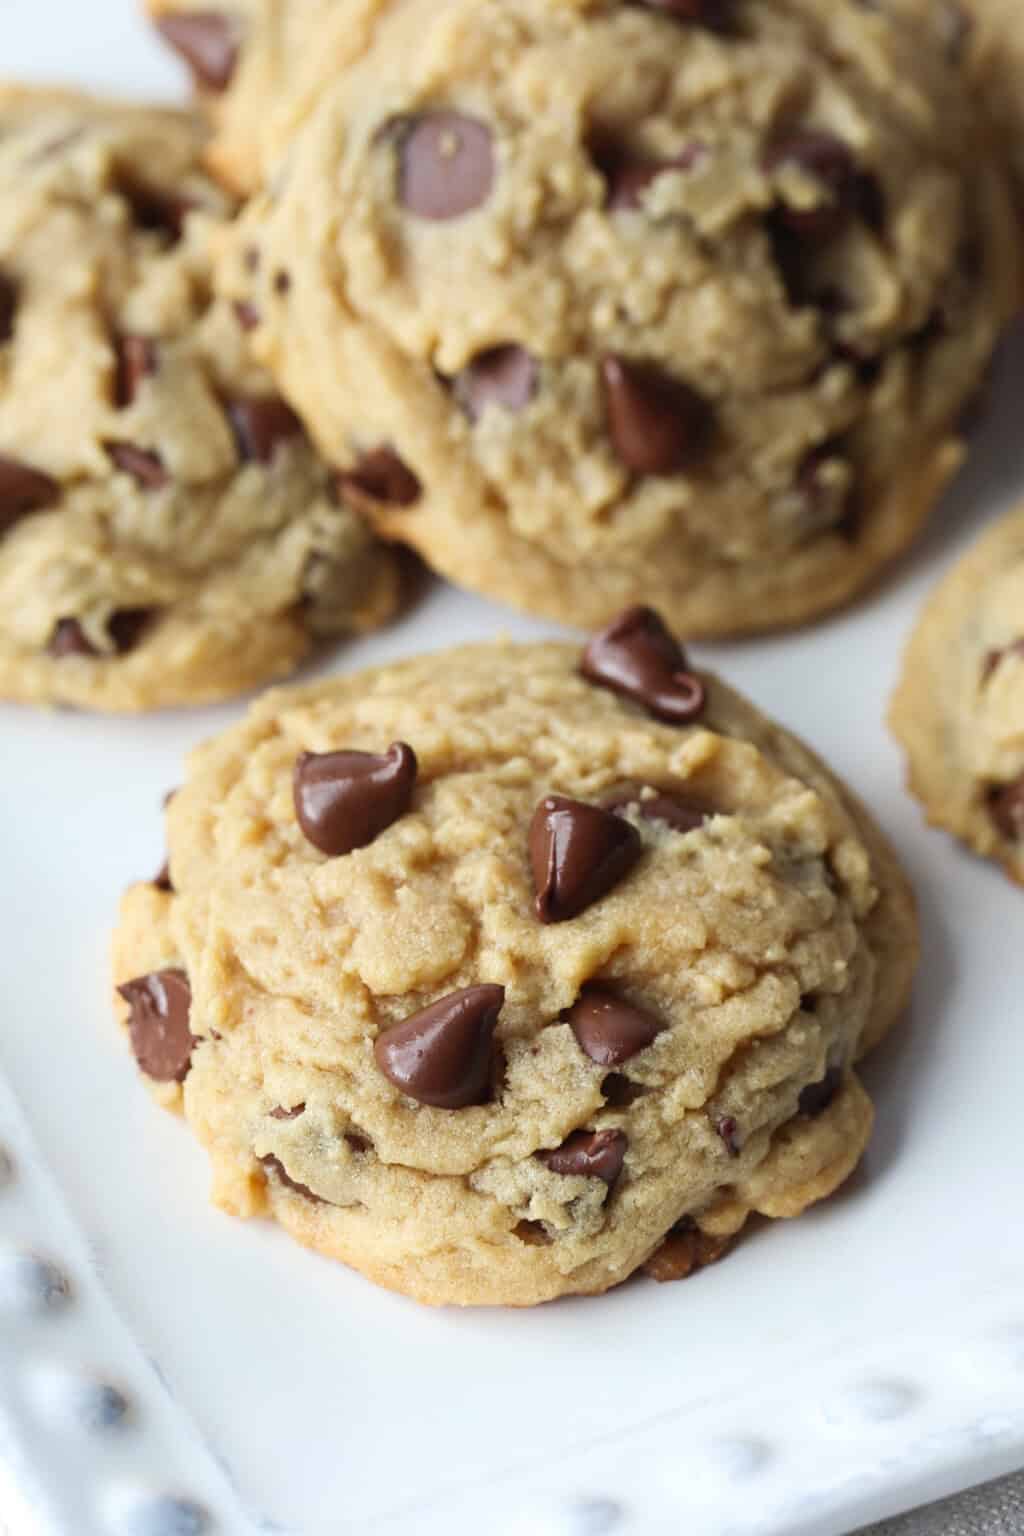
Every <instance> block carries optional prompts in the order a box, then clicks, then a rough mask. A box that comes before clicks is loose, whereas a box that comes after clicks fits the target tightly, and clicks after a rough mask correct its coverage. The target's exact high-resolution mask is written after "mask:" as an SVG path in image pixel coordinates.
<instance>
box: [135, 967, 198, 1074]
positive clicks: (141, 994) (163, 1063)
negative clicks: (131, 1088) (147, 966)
mask: <svg viewBox="0 0 1024 1536" xmlns="http://www.w3.org/2000/svg"><path fill="white" fill-rule="evenodd" d="M117 990H118V992H119V993H120V995H121V996H122V997H123V998H124V1000H125V1002H126V1003H127V1004H128V1006H129V1008H130V1009H131V1013H130V1015H129V1018H128V1032H129V1034H130V1036H131V1042H132V1050H133V1051H134V1052H135V1059H136V1061H137V1062H138V1064H139V1066H140V1067H141V1068H142V1070H143V1072H145V1074H146V1076H147V1077H151V1078H153V1079H154V1080H155V1081H156V1082H158V1083H183V1082H184V1081H185V1078H186V1077H187V1076H188V1069H189V1067H190V1065H191V1063H192V1047H193V1046H194V1045H195V1044H196V1038H195V1036H194V1035H193V1034H192V1032H191V1030H190V1029H189V1013H190V1010H191V1007H192V988H191V987H190V986H189V983H188V977H187V976H186V975H185V972H184V971H179V970H167V971H152V972H151V973H150V974H149V975H148V976H136V977H135V979H134V980H133V981H126V982H124V984H123V985H122V986H120V987H118V989H117Z"/></svg>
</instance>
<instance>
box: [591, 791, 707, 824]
mask: <svg viewBox="0 0 1024 1536" xmlns="http://www.w3.org/2000/svg"><path fill="white" fill-rule="evenodd" d="M601 804H602V805H603V806H604V808H605V810H606V811H615V812H616V813H617V814H618V815H620V816H621V815H622V813H623V812H624V811H630V810H632V811H636V813H637V815H638V816H642V817H643V819H644V821H663V822H664V823H665V825H666V826H668V827H671V828H672V831H673V832H684V833H685V832H696V830H697V828H698V827H702V826H703V825H704V823H705V822H706V821H707V819H708V817H709V816H710V815H711V814H712V812H711V811H709V810H706V809H705V808H704V807H703V806H698V805H697V804H696V803H694V802H693V801H690V800H684V799H683V798H682V796H681V795H669V794H665V793H663V792H661V791H659V792H657V793H655V794H653V795H648V796H647V797H646V798H644V796H643V791H642V790H641V789H639V788H636V789H620V790H617V791H616V793H615V794H614V795H609V796H608V797H607V798H606V799H605V800H602V802H601Z"/></svg>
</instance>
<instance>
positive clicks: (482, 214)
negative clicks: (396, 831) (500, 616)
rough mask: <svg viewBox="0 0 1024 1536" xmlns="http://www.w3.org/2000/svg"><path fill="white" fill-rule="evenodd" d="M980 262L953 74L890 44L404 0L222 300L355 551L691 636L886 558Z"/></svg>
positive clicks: (851, 585)
mask: <svg viewBox="0 0 1024 1536" xmlns="http://www.w3.org/2000/svg"><path fill="white" fill-rule="evenodd" d="M727 17H728V18H731V19H729V20H728V21H727V20H726V18H727ZM624 59H628V60H630V67H629V68H628V69H627V68H623V63H622V61H623V60H624ZM296 231H301V232H302V237H301V239H298V238H297V237H296ZM1016 269H1017V231H1016V227H1015V224H1014V220H1013V217H1012V212H1011V207H1010V202H1009V196H1008V192H1007V189H1006V185H1005V182H1004V180H1003V177H1002V175H1001V172H1000V169H999V168H998V167H997V166H995V165H992V164H990V163H989V160H988V159H987V158H986V157H985V156H984V155H982V154H981V153H980V149H979V140H978V138H977V136H976V120H975V114H974V109H973V106H972V104H971V102H970V100H969V97H968V95H967V92H966V89H965V86H964V82H963V80H962V77H961V71H960V70H959V68H958V67H957V65H956V64H955V62H954V61H953V60H952V59H951V58H950V56H949V52H948V49H947V48H946V47H945V46H943V45H942V44H941V43H940V41H939V39H938V37H937V36H936V34H935V33H934V32H933V31H931V30H929V29H924V28H921V27H918V26H917V25H915V24H913V23H912V22H911V21H909V20H907V19H906V18H905V17H901V16H899V15H889V14H886V13H883V12H881V11H879V10H876V9H874V8H870V7H866V6H862V5H855V4H851V3H843V4H840V5H837V4H835V3H834V0H795V3H793V0H791V3H787V4H782V3H780V0H739V3H738V4H736V5H735V6H729V7H720V6H715V7H713V8H707V7H697V8H696V9H694V8H692V7H691V8H683V11H682V12H680V10H679V8H678V7H668V6H660V5H654V4H651V5H642V4H641V5H625V4H621V3H619V0H502V3H501V4H497V3H492V0H442V3H437V0H406V3H405V4H403V5H401V6H395V7H391V8H390V9H388V10H387V12H386V14H385V15H384V16H383V17H382V19H381V20H380V21H379V23H378V25H377V28H376V30H375V34H374V38H373V44H372V47H371V48H370V49H369V51H368V52H367V53H366V54H365V55H364V57H363V58H362V59H361V60H360V61H359V62H358V63H356V64H354V65H352V66H351V67H350V68H348V69H347V70H345V71H343V72H342V73H341V75H340V76H339V78H338V79H337V80H335V81H334V82H333V83H332V84H331V86H330V88H329V90H328V92H327V93H326V95H324V96H323V97H322V98H321V102H320V105H319V107H318V108H317V110H316V112H315V113H314V114H313V116H312V117H311V118H309V120H308V121H307V122H306V123H305V125H304V126H303V128H302V129H301V131H300V132H299V134H298V136H297V138H296V139H295V141H294V144H293V146H292V149H291V150H290V152H289V153H288V155H286V156H285V157H284V159H283V161H282V162H281V164H280V166H279V167H278V172H277V174H276V175H275V177H274V178H273V181H272V184H271V186H270V187H269V189H268V190H267V192H266V193H265V194H264V195H263V196H260V197H257V198H256V199H255V200H254V201H253V203H252V204H251V205H250V208H249V211H248V214H247V216H246V218H245V219H244V220H243V222H242V225H241V226H240V230H239V238H238V243H237V249H236V251H235V255H234V259H233V261H232V262H229V263H228V264H227V266H226V268H225V270H224V274H223V281H224V284H225V288H226V290H227V291H228V292H229V293H230V294H231V295H232V296H233V297H234V298H235V299H237V300H239V301H242V302H247V303H250V304H252V305H253V306H254V307H255V309H256V310H257V311H258V312H259V316H260V323H259V324H258V325H257V326H256V327H255V328H254V331H253V341H254V345H255V347H256V348H257V350H258V352H259V355H260V356H261V358H262V359H263V360H264V361H265V362H266V363H267V365H268V367H269V368H270V370H271V371H272V372H273V373H274V375H275V377H277V379H278V380H279V382H280V385H281V387H282V389H283V391H284V393H285V394H286V395H287V396H288V398H289V399H290V400H291V401H292V403H293V405H295V407H296V408H297V409H298V410H299V411H300V412H301V414H302V416H303V419H304V420H307V421H308V422H309V424H310V429H311V431H312V432H313V433H314V435H315V436H316V437H317V439H318V441H319V442H320V444H321V446H322V447H323V448H324V449H325V450H326V451H328V452H329V453H330V454H331V455H332V456H333V457H336V458H339V459H340V460H341V461H342V462H343V463H344V464H345V465H346V467H347V469H348V476H347V483H348V485H349V487H350V490H351V493H352V495H353V496H355V497H358V498H359V501H360V504H361V505H362V506H364V508H365V509H366V511H367V513H368V515H370V516H371V517H372V518H373V519H374V521H375V523H376V525H377V526H378V527H379V528H381V529H382V530H384V531H385V532H386V533H387V534H388V536H394V537H398V538H400V539H403V540H407V541H408V542H409V543H411V544H413V545H414V546H415V547H416V548H417V549H419V550H420V551H421V552H422V553H423V554H424V555H425V557H426V558H427V559H428V561H429V562H430V563H431V564H433V565H434V566H435V567H436V568H437V569H439V570H440V571H442V572H443V573H444V574H446V575H447V576H449V577H450V578H452V579H453V580H455V581H458V582H460V583H463V584H464V585H466V586H468V587H470V588H473V589H476V590H479V591H481V592H483V593H485V594H486V595H488V596H491V597H496V598H500V599H502V600H506V601H508V602H511V603H513V604H515V605H516V606H519V607H522V608H526V609H528V610H532V611H536V612H539V613H543V614H547V615H551V616H555V617H558V618H561V619H568V620H570V621H572V622H575V623H578V624H582V625H590V624H595V623H602V622H604V621H606V620H607V619H608V617H609V616H610V614H612V613H613V612H615V611H616V610H617V609H618V608H619V607H621V606H622V605H623V604H625V603H627V602H630V601H633V602H636V601H641V602H645V601H650V602H652V603H654V604H655V606H657V607H659V608H660V609H661V610H662V611H664V612H665V613H666V615H667V616H668V617H669V618H670V619H671V621H672V622H673V624H674V625H675V626H676V627H677V628H678V629H679V630H680V631H681V632H683V633H686V634H691V635H694V634H719V633H728V632H739V631H754V630H765V629H770V628H772V627H776V626H780V625H790V624H796V623H799V622H801V621H803V620H806V619H808V618H810V617H812V616H814V615H816V614H820V613H823V612H826V611H827V610H829V609H832V608H834V607H836V606H837V605H838V604H840V603H842V602H844V601H846V600H847V599H849V598H850V597H851V596H852V595H853V594H854V593H855V592H857V591H858V590H860V589H861V588H862V587H864V586H865V585H866V584H867V583H868V582H870V581H871V579H872V578H873V577H874V576H876V575H877V573H878V571H879V570H880V569H881V567H882V566H883V565H884V564H885V563H886V562H887V561H888V560H890V559H891V558H892V557H893V556H894V555H895V554H896V553H897V552H898V551H899V550H901V549H903V548H904V547H905V546H906V545H907V543H908V542H909V541H910V540H911V539H912V538H913V537H914V535H915V533H916V532H917V530H918V529H919V528H920V526H921V524H922V522H923V521H924V519H925V517H926V516H927V514H928V511H929V509H930V507H931V506H932V504H933V502H934V500H935V497H936V495H937V493H938V491H939V489H940V488H941V486H942V485H943V484H944V483H945V481H946V479H947V478H948V476H949V475H950V474H951V473H952V471H953V470H954V469H955V468H956V466H957V465H958V464H959V462H960V458H961V453H962V448H961V443H960V439H959V436H958V418H959V414H960V412H961V409H962V406H963V404H964V403H965V401H967V400H968V399H969V398H970V397H971V396H972V394H973V393H974V391H975V390H976V388H977V385H978V383H979V381H980V379H981V377H982V375H983V372H984V369H985V366H986V364H987V361H988V358H989V355H990V352H991V349H992V346H993V343H994V341H995V339H996V336H997V335H998V333H999V330H1000V328H1001V326H1002V324H1003V321H1004V320H1005V318H1006V317H1007V315H1008V314H1009V313H1010V311H1011V309H1012V307H1013V305H1014V303H1015V299H1016Z"/></svg>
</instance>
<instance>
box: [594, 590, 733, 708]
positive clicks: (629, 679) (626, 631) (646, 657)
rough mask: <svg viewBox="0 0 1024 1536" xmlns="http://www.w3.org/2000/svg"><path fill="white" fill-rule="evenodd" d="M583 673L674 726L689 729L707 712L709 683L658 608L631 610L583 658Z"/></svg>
mask: <svg viewBox="0 0 1024 1536" xmlns="http://www.w3.org/2000/svg"><path fill="white" fill-rule="evenodd" d="M580 671H581V672H582V674H583V676H584V677H585V678H586V679H587V681H588V682H591V683H596V684H597V685H598V687H600V688H610V689H611V690H612V691H613V692H614V693H622V694H625V695H626V697H627V698H630V699H635V700H636V702H637V703H638V704H642V705H643V706H644V708H645V709H647V710H648V711H649V712H650V713H651V714H652V715H654V717H655V718H656V719H658V720H666V721H668V723H669V724H671V725H688V724H689V723H690V721H691V720H695V719H696V718H697V716H698V715H699V714H700V713H701V711H702V710H703V708H704V704H705V692H704V685H703V683H702V682H701V681H700V678H699V677H696V676H695V675H694V673H692V672H691V671H690V670H689V665H688V663H687V660H686V653H685V652H684V650H683V648H682V646H681V645H680V644H679V642H678V640H676V638H675V636H674V635H672V634H671V633H670V632H669V630H668V629H667V628H666V626H665V624H664V623H663V622H662V620H661V619H660V618H659V616H658V614H656V613H655V611H654V609H653V608H639V607H638V608H627V609H626V611H625V613H621V614H620V615H619V617H618V618H617V619H613V620H612V622H611V623H610V624H609V625H608V626H607V628H606V629H602V630H601V631H600V632H599V633H598V634H596V635H595V636H594V638H593V639H592V640H591V642H590V644H589V645H588V646H587V648H586V650H585V651H584V652H583V659H582V661H581V662H580Z"/></svg>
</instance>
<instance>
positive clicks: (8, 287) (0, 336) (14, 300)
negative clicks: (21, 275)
mask: <svg viewBox="0 0 1024 1536" xmlns="http://www.w3.org/2000/svg"><path fill="white" fill-rule="evenodd" d="M17 308H18V285H17V283H16V282H15V281H14V279H13V278H12V277H8V276H7V274H6V273H5V272H0V345H2V343H3V342H5V341H10V339H11V337H12V336H13V335H14V316H15V313H16V312H17Z"/></svg>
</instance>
